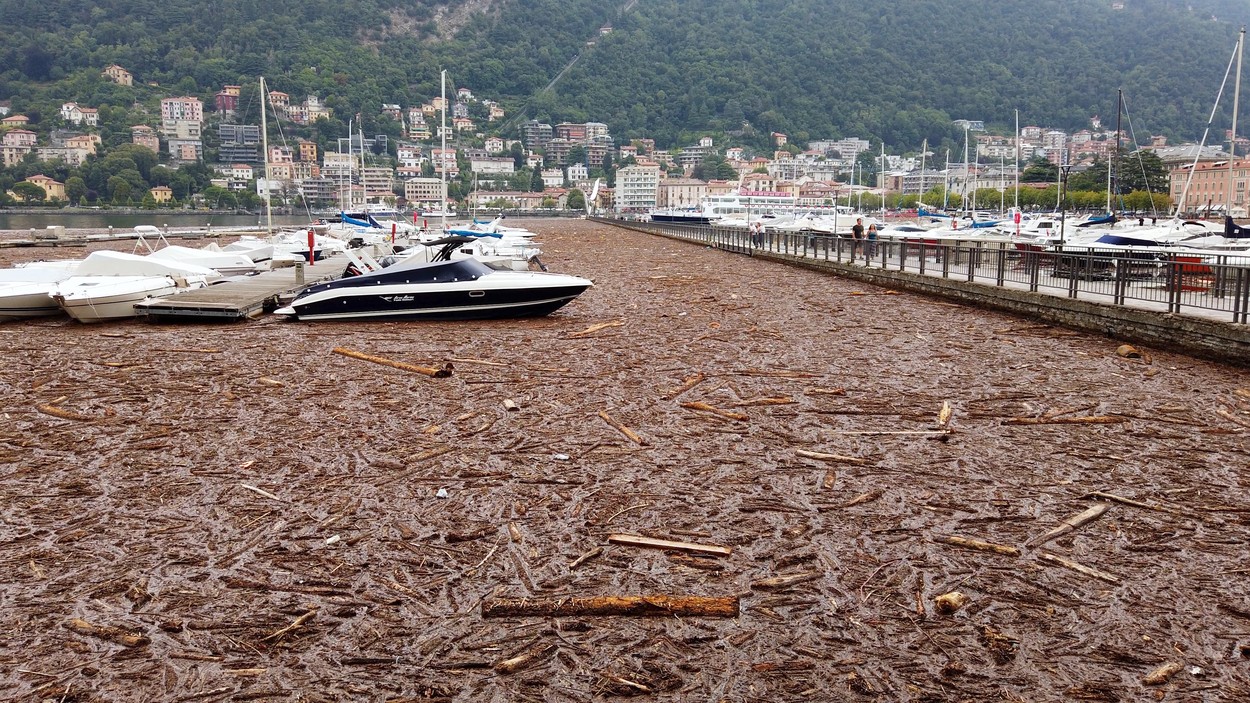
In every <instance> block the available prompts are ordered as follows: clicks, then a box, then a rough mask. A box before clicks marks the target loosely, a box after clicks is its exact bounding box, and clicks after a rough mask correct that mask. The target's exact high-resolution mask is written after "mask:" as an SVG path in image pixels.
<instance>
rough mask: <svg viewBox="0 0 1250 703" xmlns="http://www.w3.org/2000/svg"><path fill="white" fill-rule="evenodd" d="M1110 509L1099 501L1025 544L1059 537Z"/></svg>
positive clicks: (1039, 543) (1038, 543)
mask: <svg viewBox="0 0 1250 703" xmlns="http://www.w3.org/2000/svg"><path fill="white" fill-rule="evenodd" d="M1110 509H1111V506H1109V505H1107V504H1106V503H1099V504H1098V505H1095V506H1093V507H1091V508H1089V509H1088V510H1085V511H1083V512H1080V513H1077V514H1076V515H1073V516H1072V517H1070V518H1068V519H1067V520H1064V521H1063V522H1061V523H1059V526H1058V527H1056V528H1055V529H1053V530H1051V531H1050V532H1047V533H1046V534H1044V535H1041V536H1040V537H1036V538H1034V539H1032V540H1030V541H1029V542H1027V543H1026V544H1027V546H1030V547H1032V546H1037V545H1042V544H1046V543H1047V542H1049V541H1051V540H1052V539H1055V538H1056V537H1061V536H1063V535H1066V534H1068V533H1069V532H1071V531H1073V530H1075V529H1076V528H1078V527H1081V526H1082V525H1085V524H1088V523H1091V522H1093V521H1094V520H1097V519H1098V518H1100V517H1102V514H1103V513H1105V512H1107V511H1108V510H1110Z"/></svg>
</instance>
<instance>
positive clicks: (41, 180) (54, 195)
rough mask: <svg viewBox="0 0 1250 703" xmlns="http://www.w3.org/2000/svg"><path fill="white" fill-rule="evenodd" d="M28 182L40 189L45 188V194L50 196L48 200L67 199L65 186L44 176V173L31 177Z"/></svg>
mask: <svg viewBox="0 0 1250 703" xmlns="http://www.w3.org/2000/svg"><path fill="white" fill-rule="evenodd" d="M26 182H27V183H34V184H35V185H37V186H39V187H40V188H43V192H45V193H47V194H48V200H64V199H65V184H64V183H61V182H60V181H55V180H53V179H51V178H49V177H47V176H45V175H43V174H42V173H41V174H39V175H37V176H31V177H30V178H27V179H26Z"/></svg>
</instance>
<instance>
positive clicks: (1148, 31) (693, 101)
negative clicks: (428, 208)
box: [0, 0, 1250, 149]
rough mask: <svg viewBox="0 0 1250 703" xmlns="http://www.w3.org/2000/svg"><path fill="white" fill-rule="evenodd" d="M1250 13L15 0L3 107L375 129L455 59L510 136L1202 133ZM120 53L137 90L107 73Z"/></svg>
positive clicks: (1162, 4) (921, 0)
mask: <svg viewBox="0 0 1250 703" xmlns="http://www.w3.org/2000/svg"><path fill="white" fill-rule="evenodd" d="M1117 5H1123V8H1122V9H1113V6H1117ZM1247 20H1250V3H1246V2H1243V1H1242V0H1236V1H1234V0H1188V1H1187V2H1178V1H1175V0H1123V2H1122V3H1113V2H1111V1H1109V0H1106V1H1104V0H1031V1H1030V2H1027V3H1004V2H997V1H992V0H962V1H960V0H878V2H873V3H861V2H851V1H845V0H637V2H626V1H625V0H619V1H618V2H614V3H610V4H605V3H603V2H600V1H597V0H596V1H592V0H563V1H562V2H555V1H554V0H525V1H524V2H521V0H473V1H472V2H462V1H457V0H338V1H331V0H271V1H269V2H264V3H260V2H254V1H253V0H220V1H219V2H214V3H211V4H203V3H199V2H192V1H191V0H161V1H159V2H158V1H157V0H97V1H95V2H82V1H81V0H78V1H71V0H0V26H3V27H4V28H5V31H4V33H3V34H2V35H0V100H5V99H7V100H10V101H12V104H13V106H14V109H15V110H22V111H26V112H33V113H35V114H36V115H37V114H39V113H40V112H43V113H47V112H48V111H49V110H55V109H57V108H58V107H59V105H60V103H61V102H62V101H67V100H75V101H78V102H80V103H82V104H84V105H89V106H95V107H101V108H108V109H112V110H113V111H114V112H115V113H116V112H117V111H121V110H131V109H134V105H136V104H138V105H139V106H141V107H142V106H144V105H146V106H147V107H148V109H150V108H151V106H152V105H153V104H154V101H155V100H156V99H158V98H159V97H161V96H168V95H172V94H191V95H198V96H200V97H202V98H203V99H205V100H206V102H207V101H209V100H210V98H211V95H212V94H213V93H215V92H216V91H217V90H220V88H221V86H222V85H224V84H227V83H234V84H243V85H251V84H254V83H255V78H256V77H257V76H260V75H264V76H265V77H266V78H267V80H268V82H269V83H270V84H271V85H272V87H273V88H275V89H277V90H282V91H285V92H287V93H290V94H291V95H292V97H294V98H297V99H298V98H302V97H303V96H306V95H308V94H310V93H312V94H316V95H318V96H320V97H321V98H322V99H323V100H325V102H326V103H327V104H328V105H329V106H330V107H332V108H334V110H335V113H336V114H337V115H339V116H342V117H343V118H344V121H345V120H346V117H347V116H351V115H354V114H356V113H359V114H361V115H362V116H363V117H364V118H365V120H366V124H365V126H366V129H369V128H371V127H373V126H374V125H371V124H370V121H371V120H379V119H380V116H379V112H380V105H381V104H382V103H384V102H385V103H399V104H401V105H410V104H416V103H419V102H422V101H425V100H428V99H429V98H430V97H433V96H434V95H437V93H438V89H439V72H440V70H442V69H446V70H447V71H448V74H449V76H450V77H451V80H452V85H454V86H464V87H469V88H471V89H472V90H473V91H474V92H475V93H476V94H478V95H479V96H483V97H488V98H490V99H494V100H497V101H499V102H501V103H502V104H503V105H504V107H505V108H506V109H507V110H508V112H509V115H510V116H512V117H513V119H512V120H510V122H509V126H510V127H515V125H516V124H517V122H518V118H520V117H522V116H524V117H534V118H538V119H543V120H548V121H565V120H570V121H587V120H593V121H600V122H606V123H608V125H609V127H610V128H611V131H612V133H613V134H614V135H615V136H617V137H618V139H624V138H628V137H636V136H651V137H654V138H656V139H657V141H658V142H659V144H660V145H661V146H671V145H674V144H681V143H686V142H689V141H690V140H692V139H693V138H694V137H695V136H697V135H701V134H706V133H736V134H740V135H741V137H742V140H743V141H744V142H746V143H755V144H757V145H759V146H764V144H765V143H766V139H767V135H768V134H769V133H770V132H773V131H778V132H784V133H786V134H787V135H789V136H790V139H791V140H792V141H796V142H799V143H802V142H804V141H806V140H808V139H814V138H830V137H833V138H836V137H841V136H860V137H865V138H870V139H874V140H877V139H884V140H885V142H886V143H887V144H890V145H891V148H899V149H907V148H909V147H912V148H914V147H918V146H919V144H920V142H921V141H922V140H923V139H926V138H928V139H929V140H930V143H931V144H937V143H940V141H941V140H942V139H947V140H955V139H957V138H958V137H959V136H960V135H958V134H956V133H954V132H953V131H952V128H951V125H950V122H951V120H953V119H975V120H984V121H985V122H986V123H988V124H990V125H997V126H1000V127H1003V128H1008V127H1009V126H1010V125H1013V124H1014V115H1015V111H1016V110H1019V111H1020V119H1021V120H1022V123H1025V124H1038V125H1042V126H1053V127H1058V128H1065V129H1072V128H1078V127H1080V126H1083V125H1085V124H1087V123H1088V119H1089V117H1090V116H1091V115H1094V114H1100V115H1102V116H1103V117H1104V119H1107V118H1109V117H1111V116H1113V115H1114V112H1115V95H1116V89H1117V88H1123V89H1124V91H1125V96H1126V98H1127V100H1128V104H1129V106H1130V109H1131V111H1132V113H1131V114H1132V117H1133V119H1134V124H1135V127H1136V128H1137V129H1138V130H1139V131H1141V132H1143V133H1166V134H1169V135H1171V136H1173V137H1176V138H1196V137H1197V136H1199V135H1200V133H1201V131H1202V127H1203V126H1204V124H1205V122H1206V117H1207V113H1209V111H1210V109H1211V105H1212V103H1213V101H1214V99H1215V95H1216V91H1217V90H1218V88H1219V85H1220V81H1221V79H1222V78H1223V76H1224V72H1225V68H1226V67H1227V65H1228V62H1229V58H1230V55H1231V52H1232V49H1233V46H1234V44H1235V41H1236V34H1237V29H1238V28H1239V27H1240V25H1241V24H1243V23H1245V22H1246V21H1247ZM605 25H610V27H611V32H610V33H606V34H601V33H600V31H599V30H600V28H601V27H604V26H605ZM592 41H593V45H590V44H589V43H590V42H592ZM570 62H572V65H571V67H569V64H570ZM111 63H117V64H120V65H122V66H124V67H125V68H127V69H128V70H130V71H131V72H132V73H133V74H134V75H135V78H136V82H137V84H136V86H135V87H133V88H124V87H121V86H114V85H112V84H109V83H107V82H106V81H104V80H103V79H101V78H100V75H99V74H100V70H101V69H102V68H104V67H105V66H107V65H109V64H111ZM566 67H569V68H568V71H567V72H566V73H565V74H564V75H563V76H562V77H561V78H560V80H558V81H557V82H556V83H555V84H554V86H552V87H551V89H550V90H547V89H546V86H548V84H549V83H550V82H551V81H552V80H553V79H554V78H556V77H557V76H558V75H559V74H560V72H561V71H562V70H563V69H565V68H566ZM151 84H157V85H151ZM1230 90H1231V87H1230ZM1226 102H1229V103H1230V102H1231V101H1226ZM1243 102H1245V101H1243ZM1224 109H1225V111H1227V110H1228V107H1227V106H1226V107H1225V108H1224ZM102 115H103V116H104V117H105V118H106V120H105V121H106V122H107V117H108V114H106V113H105V112H104V110H102ZM114 117H115V118H116V119H115V124H116V125H118V126H120V125H121V124H122V123H123V122H125V121H127V120H126V119H123V117H126V118H129V117H130V116H129V115H124V116H119V115H116V114H114ZM1225 122H1227V120H1225ZM1248 124H1250V123H1248ZM335 127H337V125H335Z"/></svg>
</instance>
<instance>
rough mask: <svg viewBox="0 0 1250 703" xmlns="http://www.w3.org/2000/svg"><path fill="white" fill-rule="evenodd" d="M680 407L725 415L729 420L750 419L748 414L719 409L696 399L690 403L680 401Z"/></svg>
mask: <svg viewBox="0 0 1250 703" xmlns="http://www.w3.org/2000/svg"><path fill="white" fill-rule="evenodd" d="M681 407H683V408H688V409H690V410H701V411H703V412H707V413H712V414H713V415H720V416H721V417H727V418H729V419H730V420H737V421H739V422H744V421H746V420H749V419H750V416H748V415H744V414H742V413H736V412H733V411H732V410H721V409H720V408H718V407H715V406H712V405H708V404H707V403H703V402H700V401H697V400H696V401H693V402H690V403H682V404H681Z"/></svg>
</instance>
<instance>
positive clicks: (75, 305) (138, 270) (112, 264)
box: [49, 251, 221, 322]
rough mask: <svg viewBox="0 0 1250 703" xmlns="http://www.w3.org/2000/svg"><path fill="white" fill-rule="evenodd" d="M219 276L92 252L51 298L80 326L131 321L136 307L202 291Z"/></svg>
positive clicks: (155, 261)
mask: <svg viewBox="0 0 1250 703" xmlns="http://www.w3.org/2000/svg"><path fill="white" fill-rule="evenodd" d="M220 278H221V274H220V273H218V272H217V271H214V270H212V269H209V268H204V267H202V266H196V265H194V264H187V263H179V262H175V261H162V260H160V259H153V258H151V257H149V256H139V255H137V254H125V253H122V252H116V251H96V252H92V253H91V254H89V255H88V256H87V258H85V259H83V261H82V263H81V264H79V265H78V268H77V269H76V270H75V271H74V275H72V276H70V277H68V278H66V279H64V280H62V281H60V282H59V283H57V284H56V287H55V288H54V289H53V290H52V291H51V293H49V295H50V297H51V298H52V299H53V300H54V301H56V303H57V305H59V306H60V307H61V309H62V310H64V311H65V312H67V313H68V314H69V315H70V317H73V318H74V319H75V320H78V321H79V322H101V321H104V320H116V319H122V318H127V317H134V316H135V309H134V305H135V303H138V302H140V301H143V300H147V299H149V298H161V297H164V296H167V295H173V294H175V293H178V292H180V291H184V290H190V289H193V288H203V287H205V286H207V285H209V284H210V283H212V282H213V281H216V280H219V279H220Z"/></svg>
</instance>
